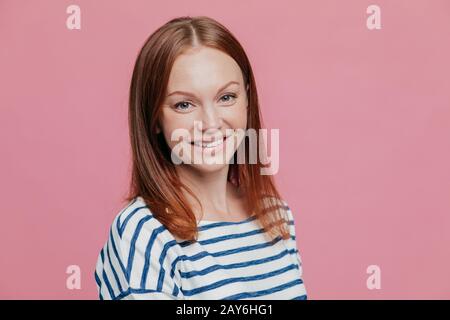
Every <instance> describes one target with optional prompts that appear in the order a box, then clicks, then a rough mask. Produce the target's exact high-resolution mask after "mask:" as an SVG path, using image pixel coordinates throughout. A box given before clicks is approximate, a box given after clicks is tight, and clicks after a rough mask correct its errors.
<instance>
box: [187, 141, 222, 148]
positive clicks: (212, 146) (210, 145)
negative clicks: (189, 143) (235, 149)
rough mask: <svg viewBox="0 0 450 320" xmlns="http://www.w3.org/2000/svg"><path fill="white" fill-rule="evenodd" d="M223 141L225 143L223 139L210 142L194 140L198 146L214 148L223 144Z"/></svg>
mask: <svg viewBox="0 0 450 320" xmlns="http://www.w3.org/2000/svg"><path fill="white" fill-rule="evenodd" d="M222 143H223V139H221V140H216V141H214V142H210V143H202V142H197V141H196V142H194V144H195V145H196V146H199V147H203V148H214V147H217V146H219V145H221V144H222Z"/></svg>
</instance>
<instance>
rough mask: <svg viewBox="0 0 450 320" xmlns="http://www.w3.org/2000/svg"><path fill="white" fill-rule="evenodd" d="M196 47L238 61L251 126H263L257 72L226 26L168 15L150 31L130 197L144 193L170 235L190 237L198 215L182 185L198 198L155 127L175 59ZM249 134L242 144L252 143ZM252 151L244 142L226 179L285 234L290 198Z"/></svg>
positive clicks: (137, 77) (139, 82) (142, 57)
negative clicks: (251, 156)
mask: <svg viewBox="0 0 450 320" xmlns="http://www.w3.org/2000/svg"><path fill="white" fill-rule="evenodd" d="M197 46H205V47H210V48H215V49H218V50H221V51H223V52H224V53H226V54H228V55H229V56H230V57H232V58H233V59H234V60H235V61H236V62H237V64H238V65H239V67H240V69H241V71H242V74H243V78H244V82H245V85H246V84H248V99H249V100H248V111H247V112H248V114H247V115H248V117H247V129H249V128H253V129H255V130H256V132H259V129H261V116H260V111H259V103H258V96H257V91H256V84H255V79H254V76H253V71H252V68H251V66H250V62H249V60H248V57H247V55H246V54H245V51H244V49H243V48H242V46H241V45H240V44H239V42H238V41H237V39H236V38H235V37H234V36H233V35H232V34H231V32H230V31H229V30H228V29H226V28H225V27H224V26H223V25H221V24H220V23H219V22H217V21H215V20H213V19H211V18H208V17H204V16H199V17H189V16H186V17H179V18H175V19H172V20H170V21H169V22H167V23H166V24H164V25H163V26H161V27H160V28H159V29H157V30H156V31H155V32H154V33H153V34H152V35H150V37H149V38H148V39H147V40H146V42H145V43H144V45H143V47H142V48H141V50H140V52H139V55H138V57H137V60H136V63H135V66H134V70H133V76H132V80H131V86H130V97H129V114H128V117H129V119H128V120H129V129H130V140H131V149H132V176H131V183H130V190H129V193H128V195H127V198H126V200H127V201H131V200H132V199H134V198H135V197H137V196H140V197H142V198H143V199H144V200H145V202H146V204H147V206H148V207H149V209H150V210H151V212H152V214H153V215H154V216H155V218H157V219H158V220H159V221H160V222H161V223H162V224H163V225H164V226H165V227H166V228H167V229H168V230H169V231H170V232H171V233H172V234H174V235H176V236H177V237H179V238H181V239H186V240H196V239H197V235H198V234H197V220H196V216H195V215H194V212H193V211H192V209H191V207H190V205H189V204H188V201H187V199H186V198H185V196H184V194H183V192H182V188H184V189H185V190H186V191H187V192H189V193H190V194H191V195H192V196H193V197H194V198H195V199H196V200H197V201H198V202H199V203H200V201H199V200H198V198H197V197H196V196H195V194H194V193H193V192H192V191H191V190H189V188H188V187H187V186H185V185H184V184H183V183H182V182H181V181H180V179H179V177H178V175H177V173H176V171H175V164H174V163H172V162H171V160H170V159H171V158H170V149H169V147H168V146H167V143H166V141H165V140H164V136H163V135H162V134H159V135H158V134H156V131H155V128H156V124H157V121H158V118H159V115H160V110H161V108H160V106H161V104H162V101H163V100H164V97H165V92H166V89H167V83H168V80H169V75H170V72H171V69H172V65H173V63H174V61H175V59H176V58H177V56H178V55H179V54H181V53H182V52H184V51H185V50H186V49H189V48H192V47H197ZM257 136H258V135H257ZM247 138H248V137H247V136H246V137H245V140H244V141H243V142H242V143H246V144H248V140H247ZM256 144H257V145H258V146H259V143H258V142H257V143H256ZM259 147H262V146H259ZM248 150H249V148H248V147H246V148H245V152H246V155H245V163H244V164H242V163H237V161H234V163H230V164H229V165H230V168H229V176H228V179H229V180H230V181H232V179H233V181H235V182H236V184H237V186H238V187H239V189H240V190H243V191H244V192H245V195H246V201H247V207H248V208H252V209H253V213H254V214H255V215H256V217H257V219H258V221H259V222H260V223H261V225H262V226H263V228H264V229H265V231H267V234H269V235H270V236H271V237H273V238H274V237H276V236H280V237H281V238H284V239H286V238H288V237H289V231H288V227H287V224H286V223H285V219H280V218H283V212H285V211H283V210H285V209H286V203H285V202H284V201H282V200H281V197H280V195H279V193H278V191H277V188H276V187H275V183H274V181H273V178H272V176H270V175H261V174H260V170H261V168H262V167H264V165H263V164H262V163H260V160H259V159H257V163H255V164H250V163H248ZM234 159H235V160H236V153H235V155H234ZM280 200H281V201H280ZM200 206H201V204H200ZM268 213H270V214H268ZM284 217H285V216H284ZM280 222H281V223H280Z"/></svg>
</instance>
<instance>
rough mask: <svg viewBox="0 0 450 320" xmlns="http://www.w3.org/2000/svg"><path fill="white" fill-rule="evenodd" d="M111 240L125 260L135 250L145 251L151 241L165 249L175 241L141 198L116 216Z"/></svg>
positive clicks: (112, 226) (111, 230)
mask: <svg viewBox="0 0 450 320" xmlns="http://www.w3.org/2000/svg"><path fill="white" fill-rule="evenodd" d="M111 239H112V240H114V241H115V242H116V244H117V245H118V247H119V248H120V252H121V255H122V257H123V258H125V259H127V258H128V257H129V255H130V252H131V251H133V250H139V251H141V250H145V246H146V245H147V244H148V243H149V241H152V245H153V246H154V248H155V247H164V246H165V245H166V243H168V242H171V241H174V240H175V238H174V236H173V235H172V234H171V233H170V232H169V230H168V229H167V228H166V227H165V226H164V225H163V224H162V223H161V222H160V221H159V220H158V219H157V218H156V217H155V216H154V215H153V214H152V212H151V210H150V208H149V207H148V206H147V204H146V203H145V201H144V199H143V198H141V197H136V198H134V199H133V200H132V201H130V202H129V203H127V204H126V205H125V206H124V207H123V208H122V209H121V210H120V211H119V212H118V213H117V214H116V216H115V217H114V220H113V222H112V224H111V229H110V240H111Z"/></svg>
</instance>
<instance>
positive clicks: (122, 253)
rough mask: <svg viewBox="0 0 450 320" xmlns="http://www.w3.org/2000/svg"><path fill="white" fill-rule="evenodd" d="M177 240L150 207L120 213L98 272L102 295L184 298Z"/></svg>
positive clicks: (98, 288)
mask: <svg viewBox="0 0 450 320" xmlns="http://www.w3.org/2000/svg"><path fill="white" fill-rule="evenodd" d="M176 244H177V242H176V240H175V238H174V237H173V236H172V235H171V234H170V232H169V231H168V230H167V229H166V228H165V227H164V226H163V225H162V224H161V223H160V222H159V221H158V220H157V219H156V218H154V217H153V216H152V215H151V213H150V211H149V209H148V208H141V209H139V208H130V209H128V212H127V210H126V211H125V212H122V214H120V215H118V216H117V217H116V218H115V219H114V221H113V223H112V225H111V228H110V230H109V237H108V240H107V242H106V244H105V245H104V247H103V248H102V250H101V251H100V254H99V256H98V259H97V264H96V270H95V273H94V276H95V280H96V283H97V290H98V293H99V298H100V299H106V300H122V299H123V300H168V299H183V294H182V291H181V290H180V289H181V284H180V283H181V280H180V277H179V273H178V272H177V270H176V265H177V262H178V259H179V252H177V245H176Z"/></svg>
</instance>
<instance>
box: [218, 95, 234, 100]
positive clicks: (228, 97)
mask: <svg viewBox="0 0 450 320" xmlns="http://www.w3.org/2000/svg"><path fill="white" fill-rule="evenodd" d="M225 97H227V99H225V100H224V99H223V98H225ZM235 98H236V95H234V94H225V95H223V96H222V97H221V98H220V100H222V101H223V102H229V101H231V100H233V99H235Z"/></svg>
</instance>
